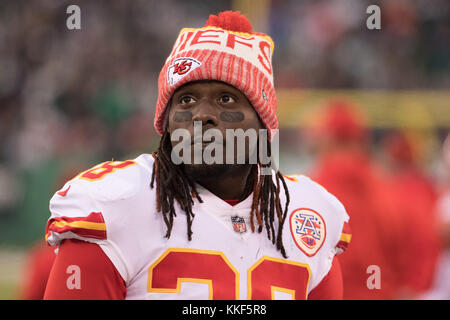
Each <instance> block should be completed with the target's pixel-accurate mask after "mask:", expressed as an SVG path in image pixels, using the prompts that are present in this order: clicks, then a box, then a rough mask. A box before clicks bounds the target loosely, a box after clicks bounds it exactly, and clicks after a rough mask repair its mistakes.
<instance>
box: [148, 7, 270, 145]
mask: <svg viewBox="0 0 450 320" xmlns="http://www.w3.org/2000/svg"><path fill="white" fill-rule="evenodd" d="M273 49H274V43H273V40H272V39H271V38H270V37H269V36H268V35H266V34H263V33H257V32H252V25H251V24H250V22H249V21H248V20H247V18H246V17H245V16H243V15H241V14H240V13H239V12H232V11H224V12H221V13H219V14H218V16H215V15H210V17H209V19H208V21H207V22H206V24H205V26H204V27H202V28H198V29H192V28H184V29H182V30H181V32H180V34H179V35H178V38H177V40H176V42H175V44H174V46H173V49H172V52H171V53H170V56H169V57H168V58H167V60H166V63H165V65H164V67H163V68H162V70H161V73H160V74H159V79H158V101H157V104H156V114H155V121H154V125H155V129H156V131H157V132H158V133H159V134H160V135H162V134H163V132H164V129H165V128H164V121H165V113H166V110H167V106H168V103H169V101H170V98H171V97H172V94H173V93H174V92H175V90H176V89H177V88H179V87H180V86H182V85H183V84H186V83H188V82H191V81H197V80H218V81H223V82H225V83H227V84H230V85H232V86H233V87H235V88H237V89H238V90H240V91H241V92H242V93H243V94H245V96H246V97H247V99H248V100H249V101H250V103H251V104H252V105H253V107H254V108H255V110H256V112H257V113H258V115H259V117H260V118H261V120H262V122H263V123H264V125H265V126H266V128H267V129H269V130H268V134H269V139H270V140H272V137H273V134H274V132H273V130H275V129H277V128H278V119H277V116H276V114H275V112H276V109H277V99H276V95H275V89H274V85H273V71H272V54H273Z"/></svg>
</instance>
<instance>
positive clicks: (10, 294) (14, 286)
mask: <svg viewBox="0 0 450 320" xmlns="http://www.w3.org/2000/svg"><path fill="white" fill-rule="evenodd" d="M25 256H26V253H25V251H23V250H15V249H0V300H10V299H16V298H17V295H18V293H19V283H20V279H21V274H22V273H23V269H24V261H25Z"/></svg>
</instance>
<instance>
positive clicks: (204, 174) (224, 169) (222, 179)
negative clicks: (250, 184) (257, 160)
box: [185, 164, 252, 200]
mask: <svg viewBox="0 0 450 320" xmlns="http://www.w3.org/2000/svg"><path fill="white" fill-rule="evenodd" d="M251 171H252V165H248V164H247V165H217V166H214V165H213V166H207V167H205V166H202V168H200V169H198V168H195V169H194V168H191V167H188V166H186V167H185V172H186V174H188V175H190V176H191V177H192V178H193V179H194V180H195V181H196V182H197V183H198V184H200V185H201V186H202V187H204V188H205V189H207V190H209V191H210V192H212V193H213V194H215V195H216V196H217V197H219V198H221V199H223V200H238V199H244V198H246V197H247V196H248V195H249V194H250V193H251V189H250V190H249V189H248V188H246V186H247V180H248V178H249V175H250V174H251Z"/></svg>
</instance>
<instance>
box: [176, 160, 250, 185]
mask: <svg viewBox="0 0 450 320" xmlns="http://www.w3.org/2000/svg"><path fill="white" fill-rule="evenodd" d="M182 166H183V171H184V173H185V174H186V175H187V176H189V177H191V178H192V179H193V180H194V181H197V182H201V181H210V180H216V181H220V179H221V177H228V176H230V175H232V174H236V173H238V172H241V171H242V170H245V169H246V168H248V167H249V166H250V164H183V165H182Z"/></svg>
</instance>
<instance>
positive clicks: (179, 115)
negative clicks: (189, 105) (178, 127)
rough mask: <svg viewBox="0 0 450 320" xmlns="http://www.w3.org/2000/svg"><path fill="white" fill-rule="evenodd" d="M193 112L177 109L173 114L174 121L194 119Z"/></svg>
mask: <svg viewBox="0 0 450 320" xmlns="http://www.w3.org/2000/svg"><path fill="white" fill-rule="evenodd" d="M192 117H193V115H192V112H190V111H177V112H175V114H174V115H173V121H175V122H186V121H191V120H192Z"/></svg>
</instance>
